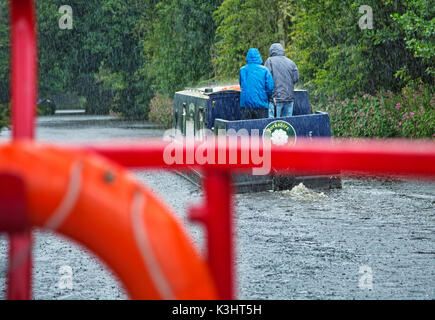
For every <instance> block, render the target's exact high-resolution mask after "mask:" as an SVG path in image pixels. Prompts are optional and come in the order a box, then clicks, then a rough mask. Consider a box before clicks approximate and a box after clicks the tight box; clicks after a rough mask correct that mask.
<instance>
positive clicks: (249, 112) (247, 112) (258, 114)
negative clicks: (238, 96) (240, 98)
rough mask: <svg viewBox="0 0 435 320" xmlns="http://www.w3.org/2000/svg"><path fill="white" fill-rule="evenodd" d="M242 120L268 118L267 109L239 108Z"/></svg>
mask: <svg viewBox="0 0 435 320" xmlns="http://www.w3.org/2000/svg"><path fill="white" fill-rule="evenodd" d="M241 110H242V116H243V120H249V119H261V118H267V117H268V116H269V109H266V108H241Z"/></svg>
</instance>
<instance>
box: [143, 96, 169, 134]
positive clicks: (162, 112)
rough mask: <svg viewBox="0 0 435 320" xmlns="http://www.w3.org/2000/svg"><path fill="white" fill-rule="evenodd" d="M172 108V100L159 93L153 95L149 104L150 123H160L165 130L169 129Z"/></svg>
mask: <svg viewBox="0 0 435 320" xmlns="http://www.w3.org/2000/svg"><path fill="white" fill-rule="evenodd" d="M173 106H174V100H172V99H170V98H168V97H166V96H164V95H162V94H159V93H157V94H155V95H154V98H152V99H151V102H150V110H149V113H148V119H149V120H150V121H151V122H156V123H160V124H162V125H164V126H165V127H166V128H170V127H171V125H172V113H173Z"/></svg>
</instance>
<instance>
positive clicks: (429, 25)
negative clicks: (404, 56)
mask: <svg viewBox="0 0 435 320" xmlns="http://www.w3.org/2000/svg"><path fill="white" fill-rule="evenodd" d="M405 6H406V9H407V10H406V12H405V13H404V14H402V15H399V14H397V13H395V14H393V15H392V17H393V19H394V20H395V21H398V22H399V24H400V25H401V27H402V29H403V30H404V32H405V35H406V36H405V40H406V45H407V48H408V49H410V50H411V51H412V52H413V53H414V56H415V57H418V58H421V59H422V60H423V61H424V62H425V63H426V64H427V65H428V68H427V69H426V70H425V71H426V72H427V73H428V74H430V75H434V74H435V67H434V65H435V45H434V43H435V6H434V3H433V2H432V1H429V0H414V1H407V2H406V4H405Z"/></svg>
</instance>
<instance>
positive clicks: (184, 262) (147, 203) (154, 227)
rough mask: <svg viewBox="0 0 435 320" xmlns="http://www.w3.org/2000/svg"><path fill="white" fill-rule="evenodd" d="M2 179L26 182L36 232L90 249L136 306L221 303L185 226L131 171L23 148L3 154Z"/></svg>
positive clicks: (85, 157) (6, 148) (4, 149)
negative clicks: (150, 302) (184, 301)
mask: <svg viewBox="0 0 435 320" xmlns="http://www.w3.org/2000/svg"><path fill="white" fill-rule="evenodd" d="M2 171H3V172H9V173H14V174H17V175H19V176H20V177H21V178H22V179H24V181H25V185H26V194H27V202H28V203H27V206H28V217H27V218H28V221H29V225H30V226H32V227H33V226H34V227H41V228H48V229H51V230H54V231H56V232H58V233H60V234H63V235H66V236H68V237H70V238H72V239H74V240H76V241H77V242H79V243H81V244H83V245H84V246H86V247H87V248H89V249H90V250H91V251H93V252H94V253H95V254H97V256H99V257H100V259H102V261H104V262H105V263H106V264H107V265H108V266H109V267H110V268H111V269H112V270H113V271H114V273H115V274H116V275H117V276H118V277H119V278H120V279H121V281H122V282H123V284H124V285H125V289H126V290H127V292H128V293H129V295H130V297H131V298H133V299H216V298H217V295H216V289H215V286H214V283H213V281H212V278H211V276H210V272H209V270H208V267H207V265H206V263H205V262H204V261H203V259H202V257H200V255H199V254H198V253H197V252H196V250H195V248H194V246H193V245H192V243H191V242H190V240H189V238H188V237H187V235H186V234H185V232H184V231H183V229H182V227H181V225H180V224H179V223H178V222H177V220H176V219H175V218H174V217H173V215H172V213H171V212H170V210H168V208H167V207H166V206H165V205H164V204H163V203H162V202H161V201H160V200H159V199H158V198H157V197H156V196H155V195H153V194H152V192H151V191H150V190H148V189H147V188H146V187H144V186H141V185H139V184H138V183H136V182H135V181H134V179H133V178H132V177H131V176H130V175H129V173H128V171H127V170H126V169H124V168H122V167H120V166H117V165H115V164H112V163H110V162H109V161H107V160H105V159H103V158H102V157H99V156H97V155H93V154H89V153H86V152H81V151H77V152H76V151H64V150H61V149H59V148H55V147H50V146H43V145H35V144H33V143H24V142H21V143H13V144H8V145H3V146H1V147H0V172H2Z"/></svg>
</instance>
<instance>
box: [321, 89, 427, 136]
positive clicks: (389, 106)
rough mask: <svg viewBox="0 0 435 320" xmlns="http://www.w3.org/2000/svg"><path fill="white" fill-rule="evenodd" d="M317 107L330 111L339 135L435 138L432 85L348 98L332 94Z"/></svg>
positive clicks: (335, 131)
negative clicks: (340, 98) (338, 97)
mask: <svg viewBox="0 0 435 320" xmlns="http://www.w3.org/2000/svg"><path fill="white" fill-rule="evenodd" d="M316 107H317V108H318V109H321V110H323V111H325V112H328V113H329V116H330V118H331V124H332V133H333V135H334V136H337V137H379V138H386V137H407V138H434V137H435V92H434V91H433V88H430V87H428V86H423V85H419V86H418V87H417V88H414V87H412V86H410V87H406V88H404V89H403V90H402V91H401V92H400V93H397V94H395V93H393V92H392V91H389V90H388V91H382V92H378V93H376V95H370V94H364V95H362V94H357V95H355V96H353V98H351V99H349V98H346V99H344V100H339V99H337V97H336V96H332V97H329V98H328V101H327V102H326V103H325V104H322V103H320V104H319V105H317V106H316Z"/></svg>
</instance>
